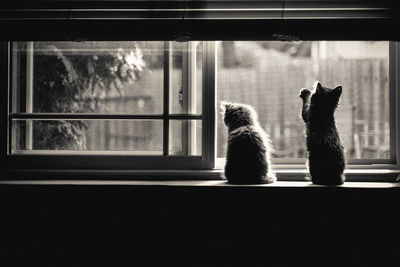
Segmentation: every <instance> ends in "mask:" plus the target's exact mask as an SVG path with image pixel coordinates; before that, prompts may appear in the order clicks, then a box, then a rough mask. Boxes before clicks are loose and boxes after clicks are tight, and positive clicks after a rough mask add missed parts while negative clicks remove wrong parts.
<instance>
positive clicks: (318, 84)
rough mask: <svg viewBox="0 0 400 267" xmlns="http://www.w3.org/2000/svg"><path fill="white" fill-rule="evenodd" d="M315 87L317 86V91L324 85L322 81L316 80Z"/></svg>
mask: <svg viewBox="0 0 400 267" xmlns="http://www.w3.org/2000/svg"><path fill="white" fill-rule="evenodd" d="M314 88H315V91H316V92H319V91H321V90H322V85H321V83H320V82H319V81H316V82H315V84H314Z"/></svg>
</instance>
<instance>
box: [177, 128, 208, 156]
mask: <svg viewBox="0 0 400 267" xmlns="http://www.w3.org/2000/svg"><path fill="white" fill-rule="evenodd" d="M201 131H202V121H200V120H170V122H169V154H171V155H201V146H202V143H201V136H202V132H201Z"/></svg>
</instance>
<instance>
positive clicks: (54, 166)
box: [0, 41, 400, 181]
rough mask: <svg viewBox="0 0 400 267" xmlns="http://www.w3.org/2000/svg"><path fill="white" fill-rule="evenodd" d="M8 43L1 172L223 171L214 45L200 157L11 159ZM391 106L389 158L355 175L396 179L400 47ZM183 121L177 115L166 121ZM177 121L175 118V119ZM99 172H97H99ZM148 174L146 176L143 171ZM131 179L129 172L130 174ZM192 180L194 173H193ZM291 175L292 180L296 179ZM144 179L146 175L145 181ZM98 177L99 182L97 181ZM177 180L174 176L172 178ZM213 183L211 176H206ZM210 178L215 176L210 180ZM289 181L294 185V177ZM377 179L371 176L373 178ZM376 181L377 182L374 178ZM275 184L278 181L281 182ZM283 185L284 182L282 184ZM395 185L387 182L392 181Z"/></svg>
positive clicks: (392, 62) (283, 165) (394, 56)
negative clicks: (381, 173)
mask: <svg viewBox="0 0 400 267" xmlns="http://www.w3.org/2000/svg"><path fill="white" fill-rule="evenodd" d="M10 52H11V50H10V43H9V42H8V41H1V42H0V75H1V77H3V78H4V77H7V79H2V80H1V87H2V88H8V89H7V90H1V99H2V100H1V101H2V105H1V109H0V112H1V115H0V123H1V125H7V127H2V128H1V134H0V137H1V139H2V140H7V142H1V144H0V149H1V152H0V154H1V166H2V167H1V168H2V171H16V170H25V171H54V172H59V173H61V172H63V171H65V170H69V172H68V173H80V172H88V171H91V172H96V171H100V172H107V173H118V172H120V171H122V172H124V171H128V172H130V171H132V172H135V170H136V172H137V173H139V174H140V175H142V176H143V174H149V173H152V174H155V175H160V173H162V172H163V170H169V171H170V172H171V173H174V172H173V171H174V170H182V171H183V172H179V171H178V172H175V173H177V174H178V175H184V174H185V173H188V172H184V170H193V171H194V174H202V175H200V176H196V178H197V179H202V177H204V176H203V174H204V175H205V176H207V175H208V174H210V173H213V174H218V175H217V176H219V174H221V173H222V169H223V165H221V164H222V162H221V160H222V159H221V158H216V147H217V146H216V118H217V116H218V115H219V114H218V113H217V111H216V106H217V105H216V104H217V103H216V100H217V99H216V92H217V88H216V82H217V70H216V64H217V62H216V58H217V55H216V47H215V41H203V66H202V71H203V75H202V79H203V82H202V84H203V101H202V102H203V103H202V114H203V118H202V119H203V131H202V140H203V143H202V156H181V155H168V156H148V155H147V156H137V155H136V156H127V155H120V154H117V155H9V154H8V153H7V151H9V149H10V148H9V144H10V138H11V137H10V127H8V124H9V118H8V112H9V108H10V100H9V96H10V93H11V87H10V85H11V83H10V77H11V76H10V75H11V74H12V73H11V71H12V69H11V68H10V63H11V57H10ZM389 100H390V103H389V104H390V156H391V159H389V160H383V161H380V162H378V163H377V161H376V159H372V160H368V159H366V160H352V161H350V162H349V163H348V165H347V169H349V170H351V171H354V172H357V170H363V169H365V170H366V171H369V172H371V173H373V171H374V169H376V170H389V171H393V173H395V174H396V175H397V174H398V172H399V170H400V157H399V155H400V135H399V134H398V133H400V43H399V42H391V41H390V44H389ZM169 116H171V118H172V116H178V117H179V118H180V119H182V118H186V117H181V116H180V115H179V114H176V115H169ZM178 117H177V118H178ZM99 166H101V168H99ZM273 169H274V170H276V172H277V173H278V177H279V173H285V171H284V170H292V171H294V172H296V170H299V172H297V173H296V175H302V177H303V178H302V179H300V180H304V175H303V173H304V170H305V169H306V165H305V160H304V161H302V162H299V161H298V160H296V159H294V160H291V159H287V160H284V161H280V160H278V161H275V162H273ZM146 170H148V171H146ZM130 173H131V172H130ZM192 174H193V173H192ZM296 175H295V176H296ZM145 176H146V175H145ZM96 177H97V176H96ZM173 177H174V178H175V179H176V178H177V177H176V176H173ZM208 177H211V176H208ZM212 177H213V178H215V177H216V176H215V175H213V176H212ZM288 177H291V178H289V180H298V179H297V178H295V177H294V176H290V175H289V176H288ZM374 177H375V176H374ZM374 179H375V180H377V181H380V180H379V179H378V178H376V177H375V178H374ZM279 180H282V179H281V178H280V177H279ZM283 180H285V179H283ZM392 180H393V179H392V178H391V181H392Z"/></svg>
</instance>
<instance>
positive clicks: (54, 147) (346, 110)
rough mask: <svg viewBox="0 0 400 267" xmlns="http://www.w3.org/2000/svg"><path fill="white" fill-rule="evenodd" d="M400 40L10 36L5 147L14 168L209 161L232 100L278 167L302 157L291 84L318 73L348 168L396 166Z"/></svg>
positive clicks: (305, 82)
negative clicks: (335, 93)
mask: <svg viewBox="0 0 400 267" xmlns="http://www.w3.org/2000/svg"><path fill="white" fill-rule="evenodd" d="M398 49H399V46H398V44H397V43H394V42H388V41H292V42H281V41H190V42H173V41H84V42H69V41H36V42H22V41H21V42H9V43H8V46H7V47H6V49H5V50H6V51H7V54H8V55H9V56H8V57H9V64H8V66H7V70H8V74H7V75H8V76H9V94H8V117H7V120H8V143H7V155H6V157H4V158H3V159H4V162H5V163H6V164H7V166H9V167H10V169H13V168H14V169H18V168H25V169H48V166H51V168H53V169H66V168H71V169H76V170H82V169H87V170H95V169H102V170H111V171H112V170H133V169H138V170H139V169H140V170H143V169H152V170H154V169H160V170H162V169H174V170H179V169H192V170H195V169H197V170H199V169H202V170H208V171H211V172H212V171H215V169H214V166H215V164H216V162H217V169H216V171H217V172H220V171H221V169H219V168H221V167H222V165H218V162H222V160H223V157H224V154H225V145H226V133H227V130H226V128H225V126H224V125H223V124H222V122H221V120H220V119H221V118H220V117H219V116H220V115H219V111H218V110H217V109H218V106H219V105H218V103H219V101H221V100H227V101H233V102H243V103H247V104H250V105H253V106H254V107H255V108H256V110H257V111H258V113H259V119H260V122H261V125H262V126H263V127H264V128H265V130H266V131H267V132H268V133H269V135H270V136H271V139H272V143H273V147H274V152H273V163H274V164H276V168H286V167H296V168H303V169H304V167H305V165H304V164H305V161H306V148H305V135H304V132H305V126H304V123H303V122H302V120H301V119H300V109H301V100H300V98H299V97H298V93H299V91H300V89H301V88H303V87H308V88H310V87H311V86H312V84H313V82H314V81H315V80H320V81H321V82H322V84H323V85H326V86H328V87H333V86H335V85H337V84H341V85H342V86H343V95H342V97H341V100H340V106H339V108H338V110H337V112H336V121H337V126H338V128H339V131H340V132H341V136H342V139H343V141H344V144H345V148H346V153H347V159H348V160H349V161H348V162H349V168H352V167H354V166H356V167H357V168H364V167H371V166H372V167H373V168H383V167H385V168H395V167H397V166H398V165H397V164H398V157H397V155H398V153H399V148H398V146H399V140H398V139H399V137H398V134H397V131H398V130H397V128H396V127H398V125H400V123H399V121H398V120H399V116H398V115H397V113H396V110H398V107H399V104H400V101H399V93H398V84H397V80H396V77H398V69H396V66H397V65H396V64H397V62H398V58H399V56H398ZM396 88H397V89H396ZM22 163H23V164H22ZM21 166H22V167H21ZM282 166H284V167H282ZM299 166H300V167H299Z"/></svg>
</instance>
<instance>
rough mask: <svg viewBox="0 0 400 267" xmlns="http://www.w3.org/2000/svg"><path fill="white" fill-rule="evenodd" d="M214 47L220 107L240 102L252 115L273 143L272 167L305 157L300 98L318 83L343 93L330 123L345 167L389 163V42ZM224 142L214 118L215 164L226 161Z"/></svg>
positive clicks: (222, 44)
mask: <svg viewBox="0 0 400 267" xmlns="http://www.w3.org/2000/svg"><path fill="white" fill-rule="evenodd" d="M217 48H218V52H217V54H218V60H219V64H218V82H217V102H219V101H221V100H226V101H232V102H244V103H248V104H251V105H253V106H254V107H255V108H256V110H257V111H258V115H259V119H260V123H261V125H262V127H264V129H266V131H267V132H268V133H269V135H270V137H271V140H272V145H273V148H274V151H273V153H272V157H273V158H275V159H274V161H275V162H284V161H282V160H285V159H291V162H299V163H300V162H304V158H306V147H305V126H304V122H303V121H302V120H301V118H300V111H301V99H300V98H299V97H298V94H299V91H300V89H301V88H310V87H311V86H312V84H313V83H314V81H315V80H319V81H321V83H322V84H323V85H324V86H327V87H332V88H333V87H334V86H336V85H339V84H341V85H342V86H343V94H342V96H341V99H340V105H339V107H338V110H337V111H336V114H335V118H336V124H337V127H338V129H339V131H340V133H341V137H342V140H343V142H344V145H345V149H346V156H347V158H348V159H349V160H350V162H355V161H360V160H361V161H360V162H363V161H364V162H365V160H369V161H370V160H372V161H374V162H385V161H386V160H393V159H391V158H390V157H391V155H390V154H391V153H390V149H395V148H391V147H390V138H391V137H390V129H391V130H394V129H393V128H390V116H389V106H390V105H389V42H369V41H358V42H356V41H346V42H343V41H342V42H340V41H312V42H278V41H270V42H255V41H248V42H231V41H226V42H220V43H219V44H218V45H217ZM224 53H225V54H224ZM226 135H227V130H226V128H225V126H224V125H223V122H222V121H221V118H218V133H217V140H218V141H217V157H224V156H225V146H226ZM294 159H298V160H296V161H293V160H294Z"/></svg>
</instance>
